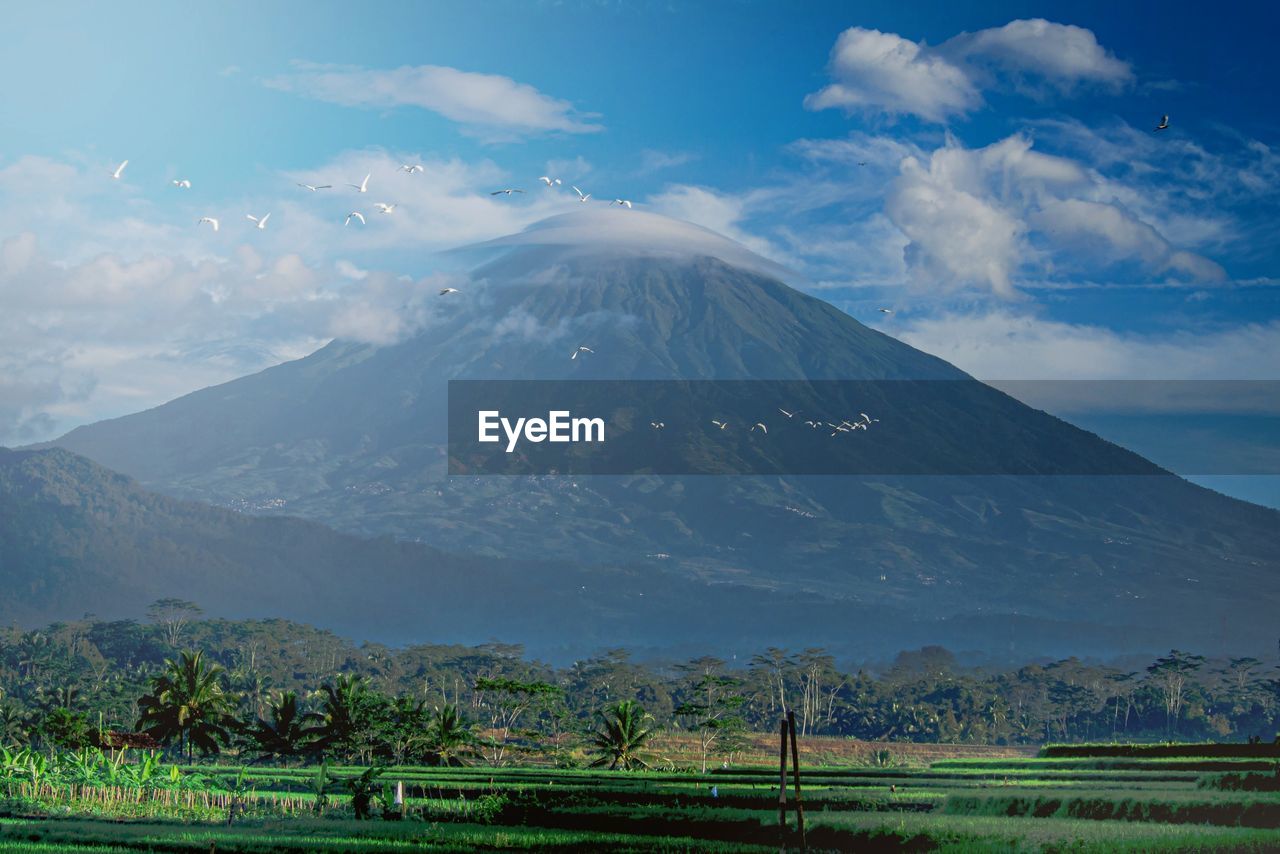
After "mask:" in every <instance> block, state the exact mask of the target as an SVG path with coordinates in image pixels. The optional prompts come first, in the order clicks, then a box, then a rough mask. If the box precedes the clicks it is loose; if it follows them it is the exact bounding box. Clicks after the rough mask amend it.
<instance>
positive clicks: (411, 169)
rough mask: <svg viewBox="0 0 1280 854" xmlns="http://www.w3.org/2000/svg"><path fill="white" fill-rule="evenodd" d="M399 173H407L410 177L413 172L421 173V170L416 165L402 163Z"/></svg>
mask: <svg viewBox="0 0 1280 854" xmlns="http://www.w3.org/2000/svg"><path fill="white" fill-rule="evenodd" d="M400 171H401V172H408V173H409V174H410V175H412V174H413V173H414V172H422V171H423V169H422V167H421V166H419V165H418V164H417V163H402V164H401V165H400Z"/></svg>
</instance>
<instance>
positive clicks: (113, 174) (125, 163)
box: [111, 160, 129, 181]
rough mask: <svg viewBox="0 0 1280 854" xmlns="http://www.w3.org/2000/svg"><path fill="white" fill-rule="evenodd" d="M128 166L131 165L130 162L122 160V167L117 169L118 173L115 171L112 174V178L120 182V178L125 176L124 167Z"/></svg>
mask: <svg viewBox="0 0 1280 854" xmlns="http://www.w3.org/2000/svg"><path fill="white" fill-rule="evenodd" d="M128 165H129V161H128V160H122V161H120V165H119V166H117V167H116V171H114V172H112V173H111V177H112V178H115V179H116V180H117V181H119V180H120V176H121V175H123V174H124V167H126V166H128Z"/></svg>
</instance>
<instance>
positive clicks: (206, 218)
mask: <svg viewBox="0 0 1280 854" xmlns="http://www.w3.org/2000/svg"><path fill="white" fill-rule="evenodd" d="M206 222H207V223H209V225H211V226H213V230H214V231H217V230H218V221H217V220H216V219H214V218H213V217H211V216H202V217H200V219H198V220H196V225H201V224H202V223H206Z"/></svg>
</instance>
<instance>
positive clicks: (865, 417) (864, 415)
mask: <svg viewBox="0 0 1280 854" xmlns="http://www.w3.org/2000/svg"><path fill="white" fill-rule="evenodd" d="M858 414H859V415H861V416H862V423H863V424H879V423H880V419H879V418H872V417H871V416H870V415H868V414H867V413H865V412H859V413H858Z"/></svg>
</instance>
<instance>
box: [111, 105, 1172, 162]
mask: <svg viewBox="0 0 1280 854" xmlns="http://www.w3.org/2000/svg"><path fill="white" fill-rule="evenodd" d="M1168 129H1169V117H1168V116H1161V117H1160V124H1158V125H1156V130H1168ZM125 162H128V161H125Z"/></svg>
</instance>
